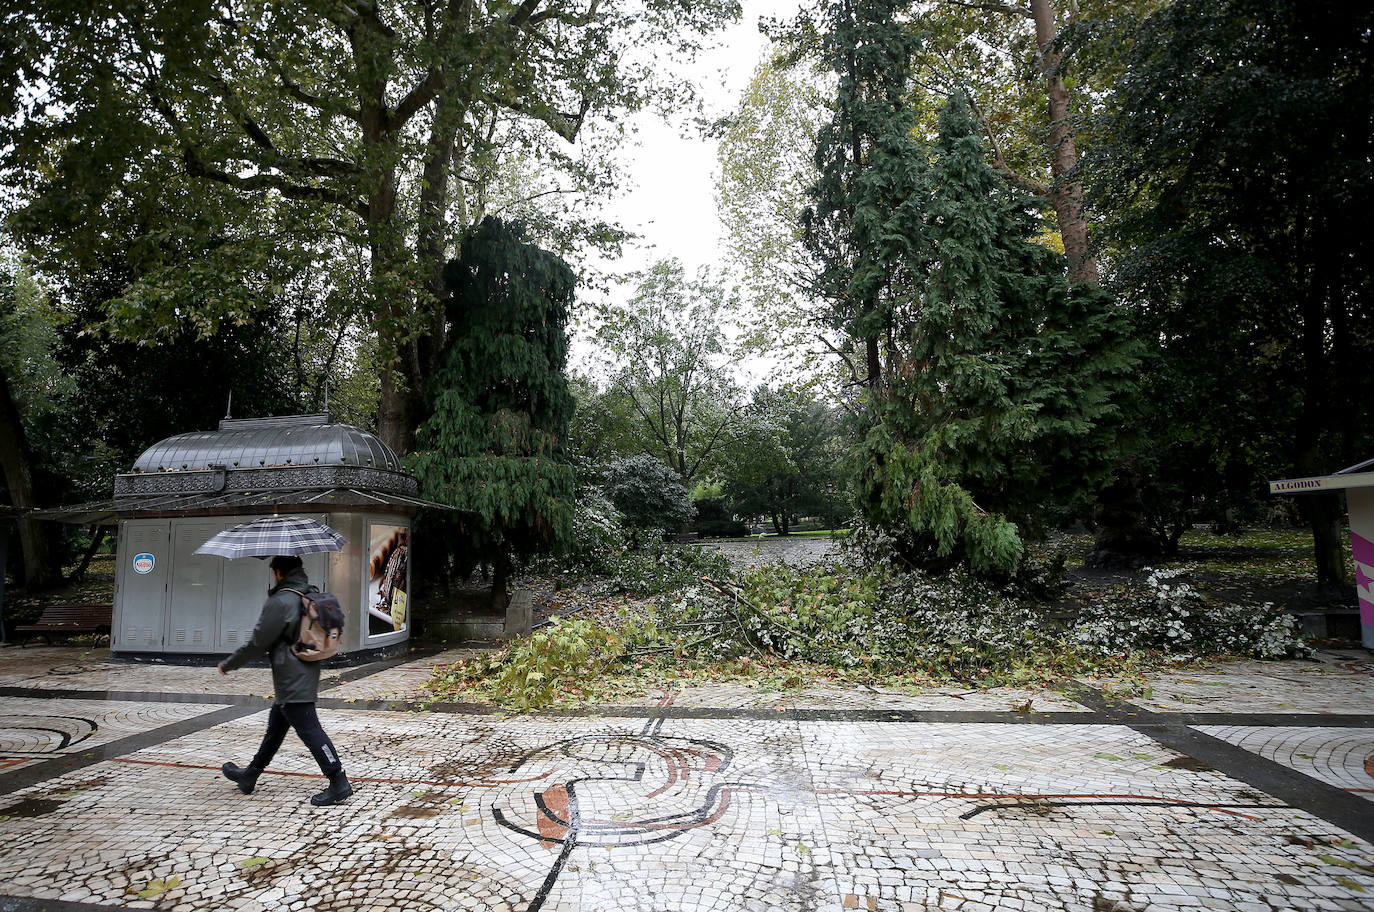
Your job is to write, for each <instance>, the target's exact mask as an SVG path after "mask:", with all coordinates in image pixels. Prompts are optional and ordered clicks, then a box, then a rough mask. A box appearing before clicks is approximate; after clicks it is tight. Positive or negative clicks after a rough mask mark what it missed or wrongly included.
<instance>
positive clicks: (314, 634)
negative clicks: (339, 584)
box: [286, 589, 344, 662]
mask: <svg viewBox="0 0 1374 912" xmlns="http://www.w3.org/2000/svg"><path fill="white" fill-rule="evenodd" d="M286 591H287V592H294V593H296V594H297V595H299V596H300V597H301V619H300V624H299V625H297V628H296V633H295V636H294V637H293V642H292V644H291V651H292V652H293V653H295V655H296V658H298V659H300V660H301V661H303V662H322V661H324V660H325V659H327V658H330V657H331V656H333V655H335V654H337V653H338V651H339V647H340V646H341V645H343V629H344V613H343V608H342V607H340V605H339V600H338V598H337V597H335V596H333V595H330V594H329V593H328V592H301V591H300V590H299V589H287V590H286Z"/></svg>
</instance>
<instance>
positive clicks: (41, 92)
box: [0, 0, 739, 452]
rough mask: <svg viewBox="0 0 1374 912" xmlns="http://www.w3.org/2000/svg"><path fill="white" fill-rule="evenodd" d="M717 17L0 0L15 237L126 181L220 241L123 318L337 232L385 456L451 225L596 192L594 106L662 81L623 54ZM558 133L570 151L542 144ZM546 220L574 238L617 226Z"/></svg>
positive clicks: (417, 396) (683, 42)
mask: <svg viewBox="0 0 1374 912" xmlns="http://www.w3.org/2000/svg"><path fill="white" fill-rule="evenodd" d="M738 13H739V6H738V3H737V2H736V0H693V2H687V3H682V2H677V0H646V2H642V3H634V4H628V3H601V2H597V0H591V2H588V3H580V2H575V0H523V2H519V3H502V4H476V3H466V2H454V3H450V2H440V0H419V2H409V0H407V2H400V0H383V2H377V3H335V2H325V3H303V4H302V3H286V4H261V3H255V2H249V0H206V2H197V3H190V4H188V3H185V2H180V0H175V2H174V0H150V2H145V3H138V4H90V3H85V2H77V0H14V2H11V3H7V4H5V6H4V7H3V8H2V9H0V137H2V138H3V142H0V150H2V151H0V169H2V170H3V173H4V177H5V180H6V182H7V183H8V184H9V187H10V189H11V192H12V193H13V194H14V199H15V200H16V202H17V204H18V206H19V208H20V210H21V211H20V213H19V215H20V217H19V218H18V219H17V220H16V221H15V222H14V224H15V226H16V227H17V228H18V229H19V230H21V231H22V233H23V236H24V240H25V242H26V243H27V244H28V245H29V246H32V247H34V248H38V247H54V246H63V247H70V248H73V249H75V250H78V251H82V250H83V249H84V248H89V247H91V246H98V245H99V244H100V243H101V239H102V238H103V237H104V236H106V235H107V234H108V233H109V232H108V231H107V224H108V221H109V219H110V218H112V217H115V216H121V217H122V216H123V215H124V214H125V213H127V211H128V207H126V206H124V205H121V200H122V198H123V197H124V196H125V195H126V191H127V190H129V189H130V188H133V189H134V190H135V191H136V192H135V193H134V196H136V197H138V198H139V199H143V200H154V201H155V200H156V194H153V193H148V192H146V190H147V188H149V187H152V188H157V189H159V190H160V191H161V192H162V193H164V194H166V195H168V196H171V197H174V198H178V199H181V200H183V201H184V204H185V205H184V208H186V209H187V210H189V211H191V212H194V213H196V214H197V216H198V217H197V218H195V219H192V220H190V221H188V222H186V223H182V224H177V225H172V226H162V225H159V224H157V222H156V220H153V223H152V224H150V225H149V226H148V227H149V230H150V231H156V230H159V229H160V230H163V231H167V232H169V233H171V234H173V235H175V234H177V233H184V232H192V233H198V234H199V235H201V236H206V237H209V236H215V237H218V238H219V239H220V240H221V242H222V243H221V245H220V249H219V250H218V252H211V253H210V254H209V255H207V256H206V257H205V258H204V261H203V262H198V263H195V264H191V265H190V266H188V267H186V268H184V269H183V270H182V271H179V272H178V271H164V272H160V273H158V272H154V271H148V270H140V271H139V278H138V280H137V281H136V282H135V284H134V285H133V286H132V287H130V288H129V289H127V290H126V291H125V293H124V295H123V298H122V300H123V302H124V305H125V306H124V308H123V311H124V315H125V317H126V318H127V320H128V321H129V323H130V324H131V325H133V326H134V327H137V328H136V329H135V330H134V332H135V333H136V334H140V335H144V336H146V335H150V334H151V333H152V332H156V331H159V330H161V329H163V328H167V327H169V326H170V325H171V324H172V323H173V322H174V321H172V320H170V319H168V314H169V313H171V312H176V313H180V314H182V315H186V314H188V313H190V312H191V311H194V312H195V313H197V314H198V315H199V319H200V320H201V322H202V323H204V324H205V325H206V326H207V328H208V327H212V326H213V324H214V323H215V322H216V321H218V320H222V319H233V320H236V321H242V320H244V319H251V318H252V317H253V316H255V312H254V311H253V309H252V306H251V304H252V301H251V300H250V297H249V296H248V295H245V294H244V293H243V292H244V291H245V290H247V289H249V288H251V287H253V286H256V287H257V288H258V290H262V288H263V286H266V287H268V288H270V286H271V284H272V282H273V276H274V272H275V270H273V269H271V268H269V267H270V266H271V264H272V262H273V261H274V259H276V258H279V257H281V256H282V255H283V251H284V250H290V251H292V252H294V254H295V255H296V256H297V257H298V258H305V259H309V260H310V261H312V262H317V263H318V262H320V258H321V257H322V256H324V254H325V252H326V251H322V250H321V248H322V247H324V246H326V245H327V244H328V243H330V242H331V240H332V239H337V240H338V241H339V243H340V244H342V246H343V248H344V254H345V256H344V259H343V260H337V259H332V260H330V261H329V266H330V267H338V268H342V266H341V262H348V256H347V255H354V257H355V258H356V262H357V263H358V265H360V266H361V273H362V275H363V277H364V282H363V284H362V285H361V286H360V287H361V288H362V290H363V293H362V294H360V295H358V300H357V304H358V305H359V313H360V315H361V317H362V318H363V319H364V321H365V323H366V325H367V327H368V330H369V331H370V333H371V334H372V335H373V336H374V337H375V339H376V340H377V343H378V350H379V353H380V355H381V358H382V363H383V365H384V366H386V367H387V368H389V369H387V370H384V371H382V376H381V378H380V379H381V389H380V414H379V419H378V429H379V432H380V434H381V436H382V437H383V439H384V440H386V441H387V442H388V443H390V444H392V445H393V446H395V447H396V448H397V449H398V450H399V451H401V452H405V451H406V450H408V449H409V443H410V434H411V432H412V430H413V429H414V427H415V426H416V425H417V424H418V423H419V421H420V420H421V418H422V417H423V404H422V401H421V397H422V388H423V385H424V381H425V379H426V378H427V377H428V376H429V375H430V374H431V373H432V372H433V371H434V370H435V368H436V367H437V362H438V356H439V352H440V351H441V350H442V348H443V342H444V330H445V315H444V312H443V306H442V304H441V303H440V302H441V300H442V298H443V295H444V289H443V282H442V270H443V265H444V262H445V261H446V259H447V258H448V257H449V256H450V255H451V253H452V252H453V250H454V249H455V246H456V244H457V241H458V240H459V238H460V236H461V234H462V232H463V230H464V229H465V228H467V227H469V226H471V225H473V224H475V223H476V222H477V221H479V220H480V219H481V217H482V216H483V214H485V211H487V210H488V209H489V208H490V207H495V206H501V205H506V206H508V207H509V208H510V211H512V212H514V213H515V214H517V215H519V214H530V215H539V216H541V217H544V216H545V215H546V213H543V212H538V211H537V207H535V206H534V205H533V199H534V198H537V197H541V196H545V195H548V194H554V193H572V194H580V193H585V192H598V191H600V190H604V189H605V187H606V185H607V181H608V180H609V179H610V178H611V175H610V174H609V173H608V171H607V168H606V163H607V162H608V161H609V160H610V157H609V156H608V155H606V154H605V149H604V148H598V147H597V146H598V145H601V146H604V145H605V143H607V142H611V141H613V140H614V138H615V137H618V136H619V135H620V134H621V131H620V130H619V128H618V126H617V125H616V124H615V123H614V121H615V120H617V119H618V118H619V117H620V116H621V115H622V114H623V113H624V112H626V111H634V110H639V109H643V108H645V107H648V106H651V105H656V104H657V105H665V106H666V105H670V104H672V103H674V102H675V101H679V100H681V97H682V93H683V90H684V87H682V86H680V85H673V84H671V83H670V82H669V81H668V80H666V79H665V78H664V73H665V72H666V70H665V68H663V67H662V66H661V65H660V64H659V61H658V60H656V59H655V56H656V55H654V54H650V53H647V52H645V51H644V49H645V48H649V47H653V48H655V49H657V51H658V53H659V54H664V53H667V54H672V53H675V52H682V53H691V52H692V51H693V50H694V49H695V48H696V46H697V43H698V41H699V40H700V38H701V36H702V35H703V34H704V33H706V32H709V31H711V30H712V29H714V28H716V27H718V26H720V25H721V24H723V23H724V22H725V21H727V20H729V19H731V18H733V17H735V16H737V15H738ZM602 127H605V129H602ZM592 134H595V136H593V135H592ZM579 138H583V139H590V140H592V147H591V148H590V149H586V150H585V154H583V152H584V150H582V149H572V148H571V147H570V146H567V145H566V144H568V143H571V142H572V141H574V140H577V139H579ZM507 151H515V152H517V153H519V154H516V155H514V156H505V155H503V153H505V152H507ZM512 162H525V163H527V164H529V165H530V167H529V168H526V169H521V171H520V173H519V174H518V175H512V172H513V171H515V170H517V169H516V168H512V167H511V165H512ZM512 176H513V177H514V178H515V179H513V180H507V179H506V178H508V177H512ZM565 215H566V218H564V219H562V223H563V225H564V226H565V227H568V228H569V230H570V231H571V232H572V234H573V235H575V236H576V237H578V238H580V239H584V240H585V239H590V240H592V241H593V242H598V241H599V242H604V243H605V244H607V245H610V246H614V245H615V243H616V242H617V240H618V239H619V238H620V237H622V236H623V235H622V234H621V233H619V232H617V231H616V230H615V229H613V228H611V227H610V226H606V225H603V224H601V223H600V222H599V221H598V220H596V219H595V218H588V217H586V216H585V215H584V214H583V213H581V212H580V211H578V210H577V209H576V208H574V207H569V208H568V209H566V210H565ZM564 238H568V235H566V234H565V235H564ZM72 259H76V260H81V259H83V257H73V258H72ZM330 271H331V272H333V271H334V269H333V268H331V270H330ZM277 281H280V279H277ZM269 296H270V295H269Z"/></svg>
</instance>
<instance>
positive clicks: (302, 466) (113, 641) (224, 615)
mask: <svg viewBox="0 0 1374 912" xmlns="http://www.w3.org/2000/svg"><path fill="white" fill-rule="evenodd" d="M416 491H417V485H416V481H415V479H414V478H413V477H411V476H410V475H408V474H407V473H406V472H405V471H404V470H403V469H402V467H401V463H400V460H399V459H398V458H397V456H396V454H395V453H394V452H393V451H392V450H391V449H390V448H389V447H387V446H386V445H385V444H383V443H382V442H381V441H380V440H378V439H377V438H376V437H375V436H373V435H372V434H369V433H367V432H366V431H362V430H360V429H358V428H356V427H352V426H350V425H346V424H336V423H334V422H333V420H332V419H331V417H330V416H329V414H328V413H324V414H315V415H292V416H286V417H278V418H252V419H228V418H226V419H225V420H223V421H221V422H220V424H219V428H218V429H217V430H215V431H206V432H199V433H190V434H179V435H177V436H174V437H169V438H167V439H166V440H163V441H161V442H159V443H157V444H155V445H153V446H152V447H150V448H149V449H148V450H147V451H145V452H144V453H143V455H142V456H140V457H139V458H138V460H137V462H135V463H134V466H133V469H132V470H131V471H129V472H127V473H124V474H120V475H117V476H116V477H115V482H114V500H113V501H111V502H109V504H108V507H109V509H108V510H107V511H103V512H104V513H105V515H106V516H111V517H117V518H118V520H119V541H118V547H117V552H116V560H117V570H116V573H115V598H114V618H113V628H112V633H111V636H110V649H111V652H112V653H113V654H114V655H116V656H122V657H126V658H142V659H163V660H173V661H174V660H183V661H194V660H195V657H200V656H205V657H209V656H222V655H225V654H227V653H230V652H233V651H234V650H235V649H237V648H238V647H239V646H240V645H241V644H242V643H243V642H244V640H245V638H247V637H248V636H249V635H251V633H252V630H253V625H254V623H255V622H256V621H257V617H258V612H259V609H260V608H261V607H262V603H263V600H264V599H265V598H266V593H267V587H268V582H269V577H270V574H269V572H268V568H267V562H266V561H265V560H260V559H258V558H252V557H246V558H239V559H237V560H226V559H224V558H222V557H214V556H210V555H204V554H196V553H195V551H196V549H197V548H199V547H200V546H201V545H202V544H204V543H205V542H206V540H208V539H209V538H210V537H211V536H213V535H215V534H216V533H218V532H220V531H222V530H224V529H228V528H230V527H232V526H234V525H237V524H239V523H242V522H247V521H248V520H252V519H257V518H259V517H262V516H270V515H273V514H279V513H295V514H304V515H306V516H309V517H311V518H313V519H317V520H319V521H320V522H322V523H325V524H326V525H328V526H330V527H331V528H333V529H335V530H337V531H338V532H339V533H340V534H342V535H343V536H344V537H345V538H347V539H348V544H347V546H346V547H345V548H344V550H342V551H339V552H335V553H324V554H309V555H306V556H305V557H304V558H302V560H303V561H304V563H305V569H306V572H307V573H308V574H309V576H310V581H311V582H312V583H314V584H315V585H316V586H318V587H319V588H320V589H323V590H325V591H328V592H332V593H334V594H335V595H336V596H338V599H339V602H340V604H341V605H342V607H343V609H344V612H345V616H346V618H347V626H346V627H345V629H344V645H343V647H342V648H341V649H340V654H341V655H345V654H346V655H348V656H349V657H350V658H351V659H352V660H354V661H359V660H363V659H368V658H376V657H379V656H385V655H392V654H397V653H401V652H404V651H405V649H406V648H407V643H406V641H407V640H408V639H409V636H410V628H411V615H412V613H413V611H414V609H415V606H414V604H413V603H412V602H411V601H410V599H409V594H410V591H411V588H410V565H409V559H408V557H409V553H410V545H411V519H412V517H413V516H414V514H415V511H416V509H417V508H419V507H422V506H436V507H437V506H439V505H438V504H430V503H427V502H426V501H423V500H421V499H419V498H418V497H417V496H416ZM102 506H106V505H102ZM71 512H73V513H76V512H78V511H71ZM86 513H87V515H88V516H89V515H91V513H92V511H89V510H87V511H86ZM73 518H75V517H73ZM68 521H72V519H68ZM84 521H91V520H90V519H89V518H87V519H85V520H84Z"/></svg>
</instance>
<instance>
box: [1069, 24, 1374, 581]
mask: <svg viewBox="0 0 1374 912" xmlns="http://www.w3.org/2000/svg"><path fill="white" fill-rule="evenodd" d="M1371 74H1374V12H1372V11H1371V9H1370V7H1369V6H1368V5H1362V4H1348V3H1339V2H1335V0H1218V2H1203V0H1175V2H1173V3H1170V4H1168V5H1167V6H1164V7H1163V8H1162V9H1160V10H1159V11H1158V12H1157V13H1155V14H1154V15H1152V16H1150V17H1149V18H1148V19H1147V20H1146V21H1145V22H1144V23H1143V24H1142V25H1141V27H1140V28H1139V29H1138V30H1137V32H1136V34H1135V35H1134V40H1133V43H1132V45H1131V49H1130V52H1129V54H1128V56H1127V60H1126V68H1125V70H1124V72H1123V75H1122V77H1121V78H1120V79H1119V81H1118V82H1117V83H1116V85H1115V90H1114V92H1113V93H1111V95H1110V96H1108V98H1107V99H1106V103H1107V109H1108V110H1107V114H1106V116H1105V118H1104V122H1103V123H1102V124H1101V126H1100V127H1099V132H1100V134H1101V145H1100V147H1099V149H1098V151H1097V153H1096V154H1095V155H1094V157H1093V159H1092V160H1091V161H1090V162H1089V175H1090V178H1091V179H1092V181H1093V190H1094V193H1093V198H1094V201H1095V207H1096V209H1097V211H1098V212H1099V213H1100V214H1101V217H1102V219H1103V221H1104V224H1105V227H1106V229H1107V232H1106V233H1107V235H1108V238H1109V240H1110V242H1111V244H1112V249H1113V250H1114V258H1115V259H1116V260H1117V261H1118V264H1119V265H1118V270H1117V284H1118V285H1119V287H1120V289H1121V291H1122V293H1123V294H1124V295H1125V296H1126V299H1127V300H1128V301H1130V302H1131V303H1132V304H1134V305H1135V306H1136V307H1137V308H1139V310H1140V311H1141V313H1142V315H1143V320H1144V326H1145V328H1146V329H1147V331H1148V332H1149V333H1150V335H1151V337H1152V338H1157V339H1159V340H1160V343H1161V349H1160V354H1159V357H1158V359H1157V360H1156V362H1155V363H1154V365H1153V366H1154V367H1155V369H1156V373H1157V380H1156V381H1154V382H1155V383H1157V384H1158V385H1159V386H1163V387H1167V390H1166V391H1165V395H1161V396H1156V397H1152V398H1151V400H1150V402H1149V403H1147V409H1146V414H1145V418H1144V419H1143V423H1144V424H1145V426H1146V427H1147V428H1148V434H1147V436H1146V440H1145V442H1144V445H1143V449H1144V451H1145V452H1144V453H1143V456H1145V457H1146V458H1147V465H1148V464H1149V462H1150V461H1151V458H1152V457H1156V456H1160V455H1161V454H1162V458H1161V459H1156V460H1153V461H1154V462H1155V467H1156V469H1157V470H1158V472H1159V473H1160V476H1163V477H1161V478H1160V481H1162V482H1163V483H1164V484H1166V485H1176V484H1178V483H1179V482H1180V481H1187V482H1188V483H1187V484H1186V485H1185V486H1184V487H1185V490H1182V491H1179V493H1178V494H1177V495H1175V498H1176V499H1178V500H1183V499H1185V498H1187V497H1195V496H1198V495H1203V494H1209V493H1213V494H1214V493H1215V492H1217V491H1220V490H1224V489H1225V488H1226V487H1228V486H1229V487H1231V488H1233V489H1234V488H1241V489H1244V488H1245V487H1248V486H1253V487H1252V488H1251V489H1252V490H1255V489H1258V487H1259V485H1260V484H1262V481H1263V479H1264V477H1265V475H1268V476H1269V477H1271V478H1272V477H1275V476H1278V475H1300V476H1305V475H1320V474H1324V473H1327V472H1330V471H1335V470H1338V469H1341V468H1344V467H1345V466H1347V465H1350V464H1352V463H1355V462H1358V461H1360V460H1362V459H1365V458H1368V457H1369V455H1370V451H1371V448H1374V436H1372V435H1371V431H1370V427H1371V416H1370V409H1371V407H1374V406H1371V403H1372V402H1374V386H1372V385H1371V384H1374V378H1372V377H1371V373H1370V370H1369V365H1370V364H1372V363H1374V232H1371V231H1370V230H1369V228H1368V218H1369V213H1370V211H1374V169H1371V167H1370V149H1371V148H1372V147H1374V81H1371ZM1198 460H1201V461H1202V466H1203V467H1204V468H1205V471H1197V470H1196V469H1197V461H1198ZM1179 467H1181V468H1182V469H1183V471H1179V470H1178V469H1179ZM1299 502H1300V503H1301V504H1302V505H1303V506H1304V507H1305V508H1307V510H1308V511H1309V513H1308V515H1309V518H1310V520H1311V522H1312V526H1313V530H1314V533H1315V541H1316V564H1317V578H1318V582H1319V583H1321V584H1323V585H1332V586H1336V585H1340V584H1341V583H1342V582H1343V581H1344V580H1345V571H1344V561H1343V552H1344V543H1343V541H1342V534H1341V529H1340V520H1341V514H1342V511H1341V508H1340V504H1339V501H1338V499H1337V497H1336V496H1335V495H1314V496H1311V497H1304V498H1300V500H1299Z"/></svg>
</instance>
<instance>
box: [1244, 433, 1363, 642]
mask: <svg viewBox="0 0 1374 912" xmlns="http://www.w3.org/2000/svg"><path fill="white" fill-rule="evenodd" d="M1318 491H1345V500H1346V505H1347V506H1348V507H1349V511H1350V550H1351V552H1352V553H1353V555H1354V558H1355V587H1356V596H1357V598H1358V599H1359V603H1360V637H1361V642H1363V644H1364V646H1365V648H1367V649H1374V459H1370V460H1366V461H1365V462H1362V463H1359V464H1358V465H1353V466H1351V467H1350V468H1348V469H1341V470H1340V471H1339V472H1336V473H1334V474H1331V475H1318V476H1316V477H1313V478H1284V479H1281V480H1279V481H1271V482H1269V493H1270V494H1315V493H1316V492H1318Z"/></svg>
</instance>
